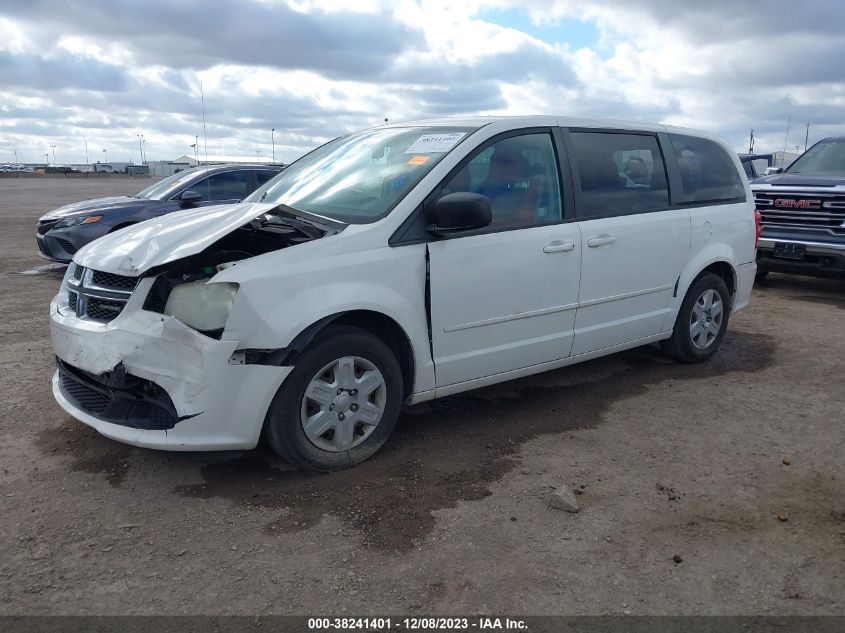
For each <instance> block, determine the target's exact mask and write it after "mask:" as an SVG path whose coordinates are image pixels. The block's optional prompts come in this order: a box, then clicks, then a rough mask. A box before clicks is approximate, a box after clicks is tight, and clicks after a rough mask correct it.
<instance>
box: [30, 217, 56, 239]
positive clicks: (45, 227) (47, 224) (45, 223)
mask: <svg viewBox="0 0 845 633" xmlns="http://www.w3.org/2000/svg"><path fill="white" fill-rule="evenodd" d="M58 221H59V219H58V218H56V219H55V220H42V221H41V222H39V223H38V226H37V227H36V229H35V230H36V231H38V234H39V235H44V234H45V233H46V232H47V231H49V230H50V229H52V228H53V227H54V226H56V222H58Z"/></svg>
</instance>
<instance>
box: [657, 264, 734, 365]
mask: <svg viewBox="0 0 845 633" xmlns="http://www.w3.org/2000/svg"><path fill="white" fill-rule="evenodd" d="M730 310H731V299H730V293H729V292H728V288H727V286H726V285H725V282H724V280H723V279H722V278H721V277H719V276H718V275H716V274H714V273H704V274H702V275H701V276H699V277H698V279H696V280H695V282H693V284H692V286H691V287H690V289H689V290H688V291H687V294H686V296H685V297H684V300H683V302H682V303H681V308H680V310H679V311H678V317H677V318H676V319H675V329H674V331H673V332H672V337H671V338H669V339H667V340H665V341H662V342H661V344H660V346H661V347H662V349H663V351H664V352H666V353H667V354H669V355H670V356H674V357H675V358H676V359H678V360H680V361H682V362H685V363H698V362H701V361H703V360H707V359H708V358H710V357H711V356H712V355H713V354H715V353H716V350H717V349H718V348H719V345H720V344H721V342H722V339H723V338H724V336H725V331H726V330H727V327H728V319H729V317H730Z"/></svg>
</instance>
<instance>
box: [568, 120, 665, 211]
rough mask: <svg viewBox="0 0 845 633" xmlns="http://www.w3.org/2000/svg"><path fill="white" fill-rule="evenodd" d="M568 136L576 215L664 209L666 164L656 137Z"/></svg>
mask: <svg viewBox="0 0 845 633" xmlns="http://www.w3.org/2000/svg"><path fill="white" fill-rule="evenodd" d="M571 136H572V141H573V148H572V149H573V152H572V153H573V157H574V160H575V163H576V164H577V166H578V174H579V176H580V180H581V195H580V199H579V203H578V209H577V213H578V215H579V216H581V217H587V218H590V217H608V216H613V215H629V214H634V213H645V212H648V211H658V210H661V209H666V208H668V207H669V189H668V186H667V184H666V182H667V181H666V166H665V165H664V164H663V156H662V154H661V153H660V147H659V146H658V144H657V138H656V137H654V136H651V135H645V134H615V133H608V132H573V133H572V134H571Z"/></svg>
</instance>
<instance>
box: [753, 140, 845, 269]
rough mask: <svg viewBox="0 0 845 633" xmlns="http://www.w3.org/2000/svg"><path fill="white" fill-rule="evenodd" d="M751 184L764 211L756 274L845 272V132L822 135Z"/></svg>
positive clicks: (759, 209)
mask: <svg viewBox="0 0 845 633" xmlns="http://www.w3.org/2000/svg"><path fill="white" fill-rule="evenodd" d="M751 190H752V192H753V193H754V203H755V205H756V207H757V209H758V211H759V212H760V213H761V216H762V218H761V220H762V221H761V225H762V234H761V236H760V242H759V244H758V247H757V268H758V275H757V278H758V279H762V278H763V277H765V276H766V274H768V273H769V272H786V273H798V274H809V275H843V274H845V137H838V138H828V139H824V140H823V141H819V142H818V143H816V144H815V145H813V146H812V147H811V148H810V149H808V150H807V151H806V152H804V153H803V154H802V155H801V156H800V157H798V158H797V159H796V160H795V162H793V163H792V164H791V165H790V166H789V167H787V168H786V169H784V170H782V171H780V173H777V174H773V175H770V176H765V177H763V178H758V179H757V180H755V181H754V182H753V183H751Z"/></svg>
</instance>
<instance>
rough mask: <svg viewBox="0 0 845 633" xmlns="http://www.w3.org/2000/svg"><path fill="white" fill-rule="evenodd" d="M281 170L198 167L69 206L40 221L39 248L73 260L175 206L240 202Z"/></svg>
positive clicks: (59, 258)
mask: <svg viewBox="0 0 845 633" xmlns="http://www.w3.org/2000/svg"><path fill="white" fill-rule="evenodd" d="M281 169H282V168H281V167H274V166H268V165H234V164H232V165H214V166H203V167H194V168H191V169H186V170H184V171H181V172H179V173H178V174H174V175H172V176H169V177H168V178H165V179H163V180H160V181H158V182H155V183H153V184H151V185H150V186H149V187H147V188H146V189H144V190H143V191H140V192H138V193H137V194H135V195H134V196H116V197H112V198H98V199H96V200H84V201H82V202H75V203H73V204H68V205H65V206H63V207H60V208H58V209H54V210H53V211H50V212H49V213H47V214H45V215H44V216H42V217H41V218H40V219H39V220H38V225H37V227H36V238H37V243H38V251H39V253H40V254H41V255H42V256H43V257H45V258H47V259H51V260H53V261H56V262H65V263H67V262H70V260H71V258H72V257H73V255H74V253H76V252H77V251H78V250H79V249H80V248H81V247H82V246H84V245H85V244H87V243H88V242H91V241H93V240H95V239H97V238H98V237H102V236H103V235H106V234H108V233H112V232H114V231H117V230H119V229H122V228H125V227H127V226H130V225H132V224H137V223H138V222H143V221H144V220H149V219H150V218H154V217H157V216H160V215H164V214H165V213H171V212H173V211H180V210H183V209H192V208H196V207H205V206H211V205H217V204H231V203H233V202H239V201H240V200H242V199H243V198H245V197H246V196H248V195H249V194H250V193H252V192H253V191H255V189H256V188H258V187H260V186H261V185H263V184H264V183H266V182H267V181H268V180H270V179H272V178H273V177H275V176H276V175H277V174H278V173H279V172H280V171H281Z"/></svg>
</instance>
